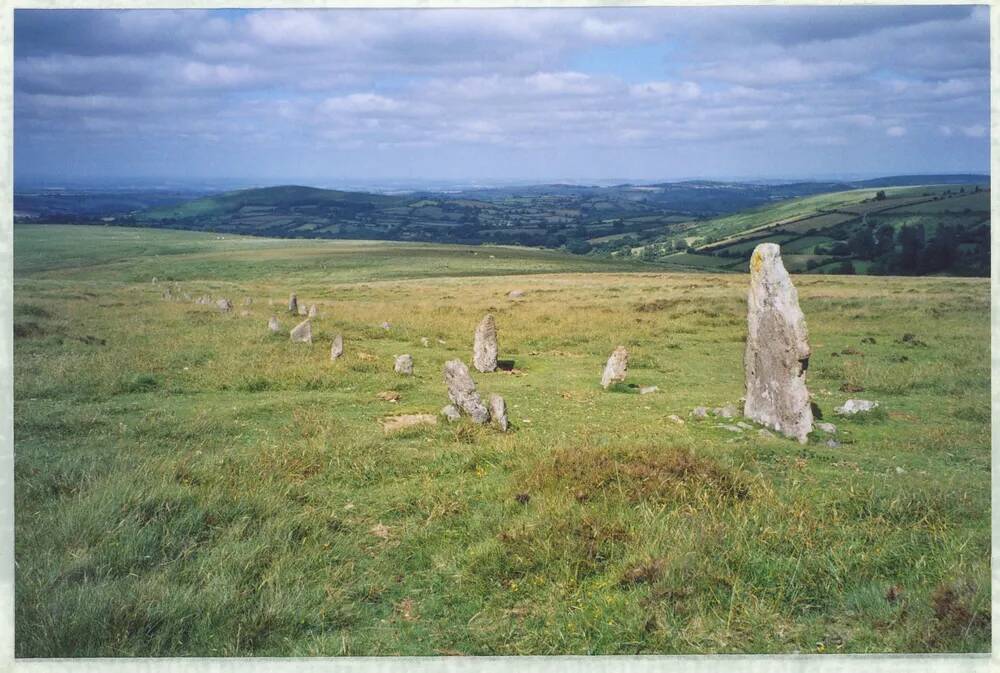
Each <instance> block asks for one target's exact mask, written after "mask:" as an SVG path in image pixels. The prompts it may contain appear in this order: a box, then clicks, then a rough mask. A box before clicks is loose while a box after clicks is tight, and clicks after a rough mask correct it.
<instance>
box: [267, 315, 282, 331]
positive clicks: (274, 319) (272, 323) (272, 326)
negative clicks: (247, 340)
mask: <svg viewBox="0 0 1000 673" xmlns="http://www.w3.org/2000/svg"><path fill="white" fill-rule="evenodd" d="M267 328H268V329H269V330H271V331H272V332H275V333H277V332H280V331H281V323H280V322H278V316H274V315H272V316H271V319H270V320H268V321H267Z"/></svg>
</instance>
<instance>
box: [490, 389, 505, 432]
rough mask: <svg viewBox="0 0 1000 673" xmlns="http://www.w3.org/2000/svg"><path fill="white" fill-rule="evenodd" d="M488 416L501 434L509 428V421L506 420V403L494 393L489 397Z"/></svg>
mask: <svg viewBox="0 0 1000 673" xmlns="http://www.w3.org/2000/svg"><path fill="white" fill-rule="evenodd" d="M490 416H491V417H492V418H493V422H494V423H496V424H497V427H498V428H500V431H501V432H507V428H509V427H510V421H508V420H507V403H506V402H505V401H504V399H503V398H502V397H500V396H499V395H497V394H496V393H493V394H492V395H490Z"/></svg>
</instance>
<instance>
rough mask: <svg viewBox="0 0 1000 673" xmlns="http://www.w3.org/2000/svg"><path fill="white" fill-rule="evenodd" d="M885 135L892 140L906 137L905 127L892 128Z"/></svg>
mask: <svg viewBox="0 0 1000 673" xmlns="http://www.w3.org/2000/svg"><path fill="white" fill-rule="evenodd" d="M885 134H886V135H887V136H889V137H890V138H902V137H903V136H905V135H906V127H905V126H890V127H889V128H887V129H886V130H885Z"/></svg>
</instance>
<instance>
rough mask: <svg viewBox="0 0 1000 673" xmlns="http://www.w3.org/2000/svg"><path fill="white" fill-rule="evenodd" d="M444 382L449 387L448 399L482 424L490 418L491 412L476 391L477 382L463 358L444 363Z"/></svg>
mask: <svg viewBox="0 0 1000 673" xmlns="http://www.w3.org/2000/svg"><path fill="white" fill-rule="evenodd" d="M444 383H445V385H446V386H447V387H448V399H450V400H451V401H452V403H453V404H455V406H457V407H458V408H459V409H461V410H462V411H463V412H465V413H466V414H468V415H469V417H470V418H471V419H472V420H473V421H474V422H475V423H480V424H482V423H486V422H487V421H489V420H490V412H489V410H488V409H487V408H486V406H485V405H484V404H483V401H482V399H481V398H480V397H479V393H477V392H476V383H475V381H473V380H472V376H471V375H470V374H469V368H468V367H466V366H465V363H463V362H462V361H461V360H449V361H448V362H446V363H444Z"/></svg>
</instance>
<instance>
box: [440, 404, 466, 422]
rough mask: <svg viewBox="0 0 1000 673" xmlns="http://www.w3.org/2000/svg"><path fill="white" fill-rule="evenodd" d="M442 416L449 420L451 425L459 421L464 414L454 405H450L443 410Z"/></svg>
mask: <svg viewBox="0 0 1000 673" xmlns="http://www.w3.org/2000/svg"><path fill="white" fill-rule="evenodd" d="M441 415H442V416H444V417H445V418H447V419H448V422H449V423H451V422H454V421H457V420H458V419H460V418H461V417H462V413H461V412H460V411H459V410H458V407H456V406H455V405H454V404H449V405H447V406H445V407H444V408H443V409H441Z"/></svg>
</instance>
